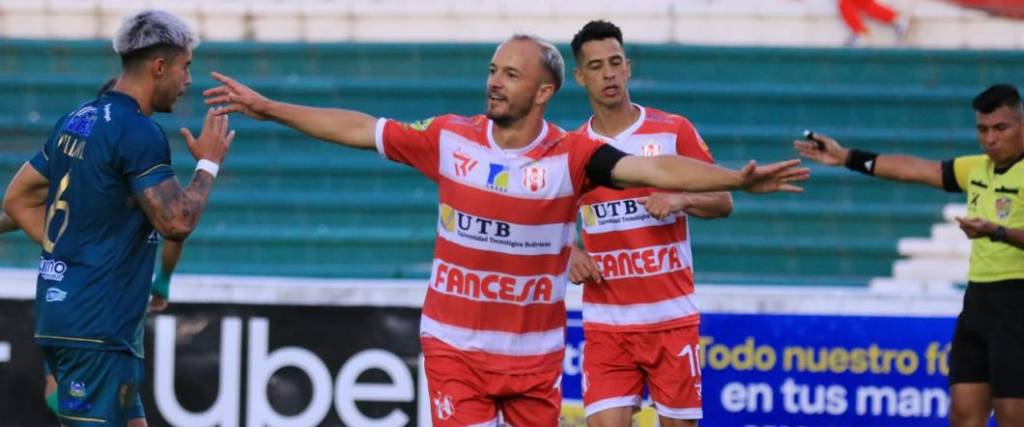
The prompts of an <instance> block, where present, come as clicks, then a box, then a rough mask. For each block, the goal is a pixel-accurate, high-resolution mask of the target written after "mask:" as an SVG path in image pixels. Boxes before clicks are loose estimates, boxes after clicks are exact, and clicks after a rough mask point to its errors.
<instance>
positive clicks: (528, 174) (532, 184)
mask: <svg viewBox="0 0 1024 427" xmlns="http://www.w3.org/2000/svg"><path fill="white" fill-rule="evenodd" d="M547 175H548V170H547V169H546V168H544V167H543V166H540V165H538V164H536V163H534V164H530V165H528V166H526V167H524V168H523V188H525V189H527V190H530V191H531V192H534V193H536V192H538V191H540V190H543V189H544V187H547V185H548V176H547Z"/></svg>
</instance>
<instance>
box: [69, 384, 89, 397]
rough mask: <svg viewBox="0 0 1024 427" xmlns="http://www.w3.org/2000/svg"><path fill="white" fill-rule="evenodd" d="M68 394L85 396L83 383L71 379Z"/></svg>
mask: <svg viewBox="0 0 1024 427" xmlns="http://www.w3.org/2000/svg"><path fill="white" fill-rule="evenodd" d="M68 394H70V395H71V397H85V383H84V382H81V381H72V382H71V389H70V390H68Z"/></svg>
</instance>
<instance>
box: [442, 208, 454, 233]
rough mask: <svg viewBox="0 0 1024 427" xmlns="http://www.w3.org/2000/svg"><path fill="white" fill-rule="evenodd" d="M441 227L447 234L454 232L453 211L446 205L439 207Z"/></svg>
mask: <svg viewBox="0 0 1024 427" xmlns="http://www.w3.org/2000/svg"><path fill="white" fill-rule="evenodd" d="M441 226H442V227H444V229H445V231H447V232H449V233H451V232H454V231H455V209H452V207H451V206H448V205H447V204H442V205H441Z"/></svg>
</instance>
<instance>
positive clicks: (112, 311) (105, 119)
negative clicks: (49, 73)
mask: <svg viewBox="0 0 1024 427" xmlns="http://www.w3.org/2000/svg"><path fill="white" fill-rule="evenodd" d="M30 163H31V165H32V167H34V168H35V169H36V170H37V171H39V172H40V173H42V174H43V175H44V176H46V178H47V179H49V181H50V188H49V195H48V196H47V199H46V229H45V235H44V238H43V254H42V257H40V260H39V278H38V281H37V284H36V341H37V342H38V343H39V344H40V345H44V346H56V347H76V348H88V349H104V350H124V351H130V352H132V353H133V354H135V355H136V356H138V357H142V354H143V353H142V331H143V328H142V322H143V320H144V316H145V312H146V305H147V301H148V296H149V288H150V283H151V281H152V278H153V264H154V258H155V256H156V247H157V242H158V240H159V239H158V236H157V233H156V231H155V229H154V228H153V225H152V224H151V223H150V222H149V219H148V218H146V215H145V213H144V212H143V211H142V209H141V207H140V206H139V204H138V202H137V201H136V199H135V194H137V193H140V192H142V191H143V190H145V189H146V188H149V187H152V186H154V185H157V184H159V183H161V182H163V181H165V180H167V179H173V178H174V172H173V171H172V170H171V150H170V146H169V145H168V143H167V137H166V136H165V135H164V132H163V130H162V129H161V128H160V126H159V125H157V124H156V122H154V121H153V120H152V119H150V118H149V117H147V116H145V115H143V114H142V112H141V111H140V110H139V105H138V103H137V102H136V101H135V99H134V98H131V97H129V96H128V95H125V94H123V93H119V92H114V91H110V92H106V93H104V94H103V95H102V96H100V97H99V98H97V99H95V100H92V101H89V102H86V103H85V104H82V105H80V106H79V107H78V108H76V109H75V110H74V111H72V112H71V113H69V114H67V115H65V116H64V117H62V118H61V120H60V121H59V122H58V123H57V125H56V126H55V127H54V129H53V132H52V134H51V135H50V139H49V140H48V141H47V142H46V145H45V146H44V147H43V149H42V150H41V151H40V152H39V154H37V155H36V156H35V157H33V158H32V160H31V161H30Z"/></svg>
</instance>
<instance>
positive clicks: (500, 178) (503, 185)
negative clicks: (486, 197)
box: [487, 163, 509, 193]
mask: <svg viewBox="0 0 1024 427" xmlns="http://www.w3.org/2000/svg"><path fill="white" fill-rule="evenodd" d="M490 167H491V170H490V172H488V173H487V188H490V189H492V190H498V191H501V192H503V193H504V192H506V191H508V175H509V172H508V166H506V165H503V164H500V163H491V164H490Z"/></svg>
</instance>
